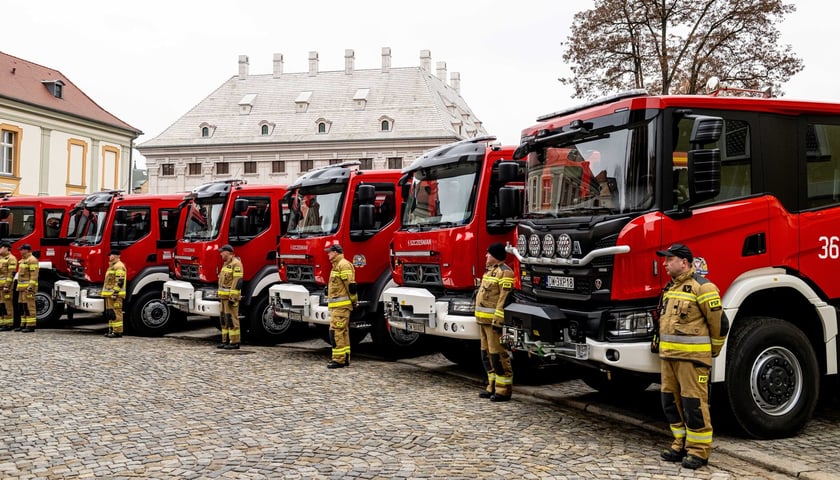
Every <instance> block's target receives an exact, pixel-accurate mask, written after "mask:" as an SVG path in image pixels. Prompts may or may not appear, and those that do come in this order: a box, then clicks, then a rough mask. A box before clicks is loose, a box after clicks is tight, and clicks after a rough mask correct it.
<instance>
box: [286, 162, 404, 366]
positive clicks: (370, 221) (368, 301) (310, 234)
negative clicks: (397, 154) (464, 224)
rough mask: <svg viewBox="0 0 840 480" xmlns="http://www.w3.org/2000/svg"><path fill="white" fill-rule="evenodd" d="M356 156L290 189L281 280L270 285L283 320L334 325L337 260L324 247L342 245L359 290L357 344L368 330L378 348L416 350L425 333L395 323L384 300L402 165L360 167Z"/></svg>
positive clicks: (354, 326)
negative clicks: (330, 298) (331, 303)
mask: <svg viewBox="0 0 840 480" xmlns="http://www.w3.org/2000/svg"><path fill="white" fill-rule="evenodd" d="M358 165H359V162H358V161H352V162H345V163H341V164H337V165H330V166H328V167H324V168H321V169H316V170H312V171H310V172H308V173H307V174H305V175H303V176H302V177H300V178H299V179H298V180H297V181H296V182H295V183H294V184H292V185H291V186H290V187H289V193H288V194H287V195H286V201H285V203H284V205H285V207H286V208H287V210H288V211H289V212H290V214H289V217H288V227H287V229H286V233H285V235H283V237H282V238H281V239H280V242H279V246H278V250H279V255H278V268H279V270H280V272H281V277H282V279H283V283H280V284H278V285H275V286H273V287H271V299H272V304H273V305H274V312H275V314H276V315H277V317H278V321H285V322H286V323H287V324H289V325H291V322H308V323H313V324H316V325H324V326H327V325H329V323H330V314H329V309H328V308H327V292H326V286H327V284H328V283H329V279H330V271H331V270H332V264H331V263H330V261H329V258H328V257H327V252H326V251H325V249H326V248H327V247H329V246H330V245H333V244H335V243H339V244H340V245H341V246H342V247H343V248H344V257H345V258H346V259H347V260H349V261H350V262H351V263H353V266H354V267H355V271H356V284H357V285H358V289H359V294H358V298H359V302H358V306H357V307H356V308H355V309H354V310H353V314H352V316H351V317H350V338H351V342H354V343H355V342H359V341H361V340H362V339H363V338H364V337H365V336H366V335H367V333H368V332H371V336H372V340H373V341H374V343H376V344H377V347H378V348H379V349H380V351H383V352H385V353H399V352H404V351H405V350H406V349H410V348H413V347H415V346H416V345H417V343H418V341H419V337H420V336H419V334H417V333H415V332H410V331H406V330H404V329H403V328H389V325H388V323H387V322H386V321H385V317H384V314H383V305H382V302H381V301H380V299H381V295H382V291H383V290H384V289H385V287H386V285H387V284H388V282H389V281H390V279H391V270H390V268H389V266H388V255H387V253H386V252H387V251H388V245H389V243H390V241H391V237H392V235H393V233H394V232H395V231H396V230H397V228H398V227H399V214H398V209H399V206H400V204H401V198H402V196H401V194H400V190H399V188H398V186H397V182H398V181H399V178H400V172H399V170H359V169H358V168H357V167H358Z"/></svg>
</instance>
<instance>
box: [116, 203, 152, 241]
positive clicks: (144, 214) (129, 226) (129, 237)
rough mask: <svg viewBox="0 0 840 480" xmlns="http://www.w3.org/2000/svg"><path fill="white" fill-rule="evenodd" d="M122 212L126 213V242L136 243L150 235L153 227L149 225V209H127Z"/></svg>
mask: <svg viewBox="0 0 840 480" xmlns="http://www.w3.org/2000/svg"><path fill="white" fill-rule="evenodd" d="M120 210H124V211H125V214H124V215H125V217H124V218H125V220H124V221H125V240H126V241H128V242H134V241H137V240H139V239H141V238H143V237H145V236H146V235H148V234H149V232H150V231H151V226H150V225H149V213H150V210H149V208H148V207H126V208H124V209H123V208H120ZM118 213H119V210H118ZM118 218H119V217H118Z"/></svg>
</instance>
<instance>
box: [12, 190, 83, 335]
mask: <svg viewBox="0 0 840 480" xmlns="http://www.w3.org/2000/svg"><path fill="white" fill-rule="evenodd" d="M81 198H82V197H80V196H55V197H47V196H43V197H16V196H11V195H4V196H2V198H0V240H5V241H8V242H9V243H11V244H12V249H11V250H12V254H13V255H15V256H16V257H18V258H19V257H20V254H19V253H18V252H17V250H18V248H19V247H20V246H21V245H23V244H24V243H28V244H29V245H30V246H31V247H32V255H34V256H35V257H36V258H37V259H38V263H39V266H40V273H39V275H38V292H37V293H36V294H35V306H36V309H37V315H36V317H37V322H38V323H37V325H38V326H39V327H42V326H46V325H49V324H51V323H55V322H56V321H58V320H59V318H61V315H62V314H63V313H64V305H63V304H61V303H57V302H55V300H54V299H53V297H52V290H53V285H54V284H55V282H56V281H58V280H59V279H60V278H62V277H66V276H67V274H68V269H67V262H66V261H65V259H64V257H65V255H66V254H67V251H68V249H69V247H70V242H72V241H73V239H75V238H76V236H77V235H78V232H79V231H80V230H81V228H82V227H83V226H84V223H83V222H82V223H78V222H79V220H80V218H81V217H79V216H77V215H75V214H74V212H73V208H74V207H75V206H76V205H77V204H78V203H79V200H80V199H81ZM14 295H15V296H16V295H17V291H16V290H15V291H14ZM15 303H17V301H15Z"/></svg>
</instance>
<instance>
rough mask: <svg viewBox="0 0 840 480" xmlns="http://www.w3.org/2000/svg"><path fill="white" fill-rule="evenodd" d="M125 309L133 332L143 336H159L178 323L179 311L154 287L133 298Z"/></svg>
mask: <svg viewBox="0 0 840 480" xmlns="http://www.w3.org/2000/svg"><path fill="white" fill-rule="evenodd" d="M125 310H126V314H127V316H128V319H129V322H130V323H131V331H132V333H134V334H135V335H140V336H143V337H159V336H161V335H163V334H165V333H167V332H169V331H170V330H172V329H173V328H174V326H175V324H177V323H178V315H177V314H178V313H179V312H176V311H173V310H172V309H171V308H170V307H169V306H168V305H166V303H164V301H163V299H162V298H161V294H160V292H159V291H157V290H154V289H152V290H146V291H144V292H141V293H140V295H138V296H137V297H134V298H132V299H131V302H130V303H129V304H128V308H126V309H125Z"/></svg>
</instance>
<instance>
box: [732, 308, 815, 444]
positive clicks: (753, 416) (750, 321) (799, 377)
mask: <svg viewBox="0 0 840 480" xmlns="http://www.w3.org/2000/svg"><path fill="white" fill-rule="evenodd" d="M727 342H728V345H727V347H726V350H727V358H726V380H725V382H724V388H723V393H724V396H725V399H726V403H727V407H728V408H729V410H730V412H731V414H732V418H733V419H734V420H735V422H737V424H738V426H739V427H740V428H741V430H743V432H744V433H746V434H747V435H749V436H752V437H755V438H762V439H766V438H783V437H789V436H791V435H794V434H795V433H796V432H798V431H799V430H801V429H802V427H804V426H805V424H806V423H807V422H808V420H809V419H810V418H811V414H812V413H813V412H814V408H815V407H816V405H817V400H818V399H819V390H820V388H819V385H820V376H819V363H818V362H817V356H816V354H815V353H814V349H813V347H812V346H811V343H810V342H809V341H808V338H807V337H806V336H805V334H804V333H803V332H802V331H801V330H800V329H798V328H797V327H796V326H794V325H793V324H791V323H789V322H786V321H784V320H781V319H778V318H772V317H751V318H744V319H741V320H739V321H738V323H737V324H736V329H735V330H734V331H733V332H732V333H731V334H730V335H729V339H728V340H727Z"/></svg>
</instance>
